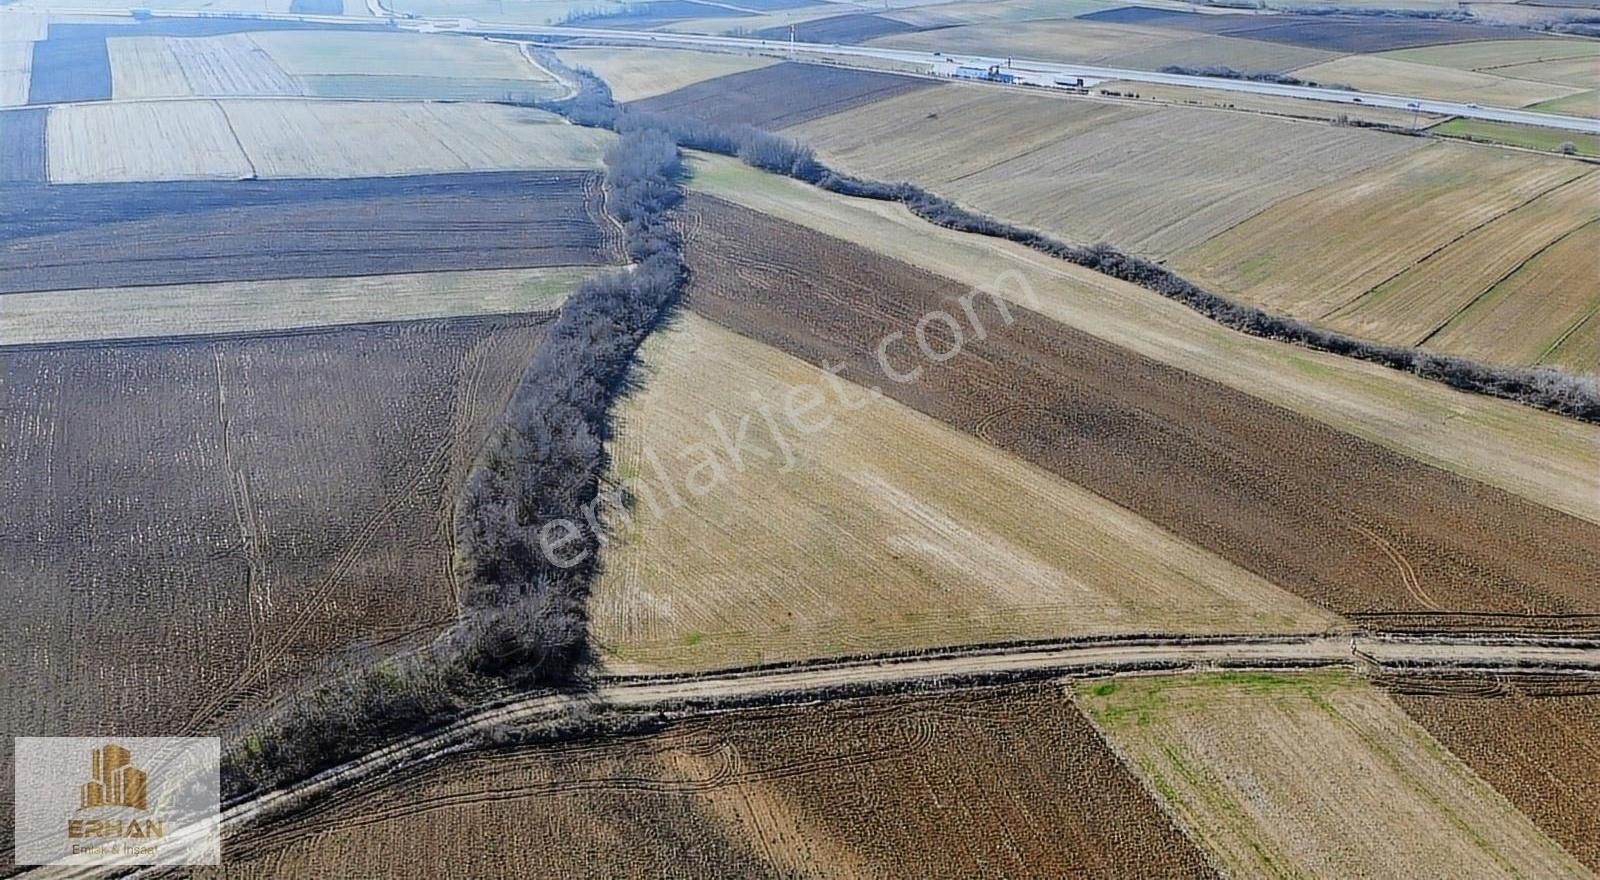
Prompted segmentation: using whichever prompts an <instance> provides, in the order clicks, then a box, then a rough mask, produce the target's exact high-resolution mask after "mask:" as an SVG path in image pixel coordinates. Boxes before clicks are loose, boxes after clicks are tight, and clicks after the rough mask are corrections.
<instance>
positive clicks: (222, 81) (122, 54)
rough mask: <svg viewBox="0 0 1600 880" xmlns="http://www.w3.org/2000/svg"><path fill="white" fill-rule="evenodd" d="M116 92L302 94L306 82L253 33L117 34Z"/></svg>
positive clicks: (110, 48) (120, 95) (111, 47)
mask: <svg viewBox="0 0 1600 880" xmlns="http://www.w3.org/2000/svg"><path fill="white" fill-rule="evenodd" d="M106 51H107V52H108V53H109V54H110V57H111V87H112V97H114V98H116V99H118V100H124V99H132V98H167V97H184V96H189V95H200V96H206V97H231V96H238V95H299V94H301V93H302V91H303V89H302V86H301V84H300V83H299V82H298V81H297V80H296V79H295V78H294V77H292V76H290V75H289V74H288V73H287V72H285V71H284V69H283V68H282V67H279V66H278V64H277V62H275V61H273V60H272V57H271V56H270V55H268V54H267V52H266V50H265V49H263V48H261V46H260V44H258V43H257V42H256V41H255V35H252V34H223V35H220V36H213V37H161V36H145V37H112V38H110V39H108V40H106Z"/></svg>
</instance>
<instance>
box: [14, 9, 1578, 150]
mask: <svg viewBox="0 0 1600 880" xmlns="http://www.w3.org/2000/svg"><path fill="white" fill-rule="evenodd" d="M367 2H368V9H369V11H375V10H380V9H382V8H383V7H382V6H381V3H380V2H379V0H367ZM5 11H6V10H5V8H4V7H0V22H3V15H4V13H5ZM51 11H52V12H53V13H55V14H61V15H78V14H82V15H93V14H99V15H106V14H108V10H106V9H104V8H101V9H93V8H81V9H73V8H66V7H63V8H61V9H52V10H51ZM154 14H155V15H156V16H160V17H174V18H182V17H216V16H215V14H214V13H213V14H210V15H207V14H206V13H196V12H187V11H166V10H163V11H160V12H156V13H154ZM230 17H249V18H258V19H262V20H277V21H304V22H316V23H318V24H328V25H366V26H371V25H372V24H374V23H375V22H381V21H383V20H384V19H382V18H354V17H340V16H327V15H296V14H291V13H271V12H262V13H253V14H251V15H250V16H230ZM390 20H392V21H394V23H395V24H396V25H397V26H398V27H400V28H402V29H404V30H414V31H421V32H427V33H460V34H474V35H480V36H487V35H495V36H504V37H527V38H536V37H582V38H586V39H597V40H606V41H609V42H613V43H624V44H636V45H643V46H673V47H678V48H691V49H692V48H700V49H722V50H737V51H743V52H761V53H766V54H769V55H784V54H787V53H789V52H790V51H791V50H792V51H793V53H794V54H795V56H796V57H799V56H806V57H829V58H835V59H838V58H875V59H879V60H884V61H895V62H900V63H903V64H911V65H917V66H920V67H926V68H928V69H930V70H931V69H932V68H933V66H934V65H936V64H940V63H958V64H964V65H971V66H975V67H985V68H986V67H990V66H993V65H1001V66H1005V65H1007V64H1009V65H1010V66H1012V67H1014V68H1017V69H1023V70H1029V71H1037V72H1039V73H1043V74H1046V75H1050V76H1064V77H1067V78H1069V79H1071V78H1077V77H1083V78H1084V80H1086V81H1088V80H1100V81H1108V80H1121V81H1124V82H1136V83H1159V84H1163V85H1173V86H1188V87H1191V88H1203V89H1213V90H1216V91H1224V92H1242V93H1246V94H1254V95H1273V96H1277V97H1284V98H1305V99H1309V100H1315V101H1326V102H1329V103H1334V104H1351V105H1355V104H1361V105H1364V106H1367V107H1384V108H1389V109H1394V110H1414V111H1416V112H1419V113H1426V114H1429V115H1434V116H1459V117H1463V118H1467V119H1482V120H1485V121H1488V122H1507V123H1512V124H1517V125H1536V126H1541V127H1544V128H1555V129H1561V130H1563V131H1573V132H1580V133H1584V134H1595V135H1600V119H1586V118H1584V117H1581V116H1565V115H1560V114H1556V113H1539V112H1535V111H1531V110H1513V109H1507V108H1502V107H1484V106H1476V105H1475V104H1473V103H1460V102H1455V101H1440V100H1435V99H1433V98H1418V97H1412V96H1408V95H1388V94H1380V93H1376V92H1350V91H1345V90H1343V89H1325V88H1312V87H1310V86H1285V85H1278V84H1276V83H1262V82H1249V81H1247V80H1237V79H1222V78H1218V77H1208V76H1185V75H1182V74H1175V73H1157V72H1155V71H1150V70H1128V69H1125V68H1120V67H1094V66H1091V65H1086V64H1061V63H1057V62H1053V61H1041V60H1037V59H1030V58H1019V57H1011V58H997V57H987V56H982V55H945V54H941V53H939V52H923V51H918V50H909V49H889V48H883V47H879V46H845V45H835V44H831V43H799V42H797V43H793V44H791V43H789V42H787V41H780V40H758V39H752V38H749V37H721V36H710V35H703V34H677V33H667V32H665V31H630V30H613V29H611V28H585V27H568V26H559V27H558V26H543V25H519V24H502V23H483V22H477V21H474V20H472V19H463V18H420V17H419V18H393V19H390Z"/></svg>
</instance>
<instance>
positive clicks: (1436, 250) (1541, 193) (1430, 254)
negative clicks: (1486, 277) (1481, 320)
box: [1317, 171, 1595, 344]
mask: <svg viewBox="0 0 1600 880" xmlns="http://www.w3.org/2000/svg"><path fill="white" fill-rule="evenodd" d="M1593 173H1595V172H1593V171H1585V172H1583V173H1582V174H1579V175H1577V176H1575V177H1572V178H1570V179H1568V180H1563V181H1562V182H1560V183H1558V184H1556V185H1555V186H1552V187H1550V188H1549V189H1543V190H1540V191H1539V192H1537V193H1535V194H1534V195H1533V196H1531V197H1530V198H1528V199H1527V200H1526V201H1523V202H1519V203H1518V204H1516V205H1513V206H1511V207H1510V208H1507V209H1506V210H1504V211H1501V212H1500V213H1498V214H1495V215H1494V216H1492V217H1489V218H1487V219H1485V220H1484V221H1483V222H1481V223H1478V224H1475V225H1473V226H1471V227H1469V228H1467V229H1464V230H1462V231H1461V232H1460V233H1459V234H1458V235H1456V236H1454V237H1453V238H1451V239H1450V240H1449V241H1446V242H1444V243H1443V244H1441V245H1439V246H1438V247H1436V248H1434V249H1433V250H1430V251H1428V252H1427V253H1426V254H1423V255H1422V256H1421V257H1420V258H1418V259H1417V261H1416V262H1414V263H1412V264H1410V265H1409V266H1406V267H1405V268H1403V269H1401V270H1399V271H1398V272H1395V273H1394V274H1393V275H1390V276H1389V277H1388V278H1385V279H1383V280H1382V281H1379V282H1378V283H1377V284H1374V285H1372V286H1371V287H1369V288H1367V289H1366V290H1363V291H1361V293H1359V294H1357V295H1356V296H1354V297H1352V298H1351V299H1350V300H1349V301H1347V302H1344V303H1341V304H1340V305H1337V306H1335V307H1333V308H1331V309H1329V310H1328V311H1326V312H1323V313H1322V314H1320V315H1318V316H1317V320H1318V321H1323V320H1327V319H1328V318H1331V317H1333V316H1335V315H1336V314H1338V313H1339V312H1342V311H1344V310H1345V309H1348V308H1350V307H1351V306H1354V305H1356V304H1358V303H1360V302H1361V301H1362V300H1363V299H1366V298H1367V297H1368V296H1371V295H1372V294H1373V293H1374V292H1375V291H1377V290H1378V289H1379V288H1381V287H1383V286H1384V285H1385V284H1388V283H1389V282H1391V281H1394V280H1395V279H1397V278H1399V277H1400V276H1402V275H1404V274H1406V273H1407V272H1410V271H1411V270H1412V269H1415V268H1417V267H1418V266H1421V265H1422V264H1423V263H1426V262H1428V261H1429V260H1431V259H1433V258H1434V257H1436V256H1438V255H1439V254H1441V253H1443V252H1445V251H1446V250H1449V249H1450V247H1451V246H1452V245H1454V244H1456V243H1457V242H1459V241H1461V240H1462V239H1464V238H1466V237H1467V236H1469V235H1471V234H1473V233H1474V232H1477V231H1478V230H1480V229H1487V228H1488V227H1489V226H1491V225H1493V224H1495V223H1497V222H1499V221H1501V220H1503V219H1505V218H1507V217H1510V216H1511V215H1512V214H1515V213H1516V212H1518V211H1520V210H1522V209H1523V208H1526V207H1528V206H1529V205H1531V204H1533V203H1534V202H1537V201H1539V200H1540V199H1542V198H1544V197H1545V196H1547V195H1549V194H1550V193H1553V192H1555V191H1556V190H1558V189H1561V188H1563V187H1565V186H1567V185H1568V184H1572V183H1577V182H1578V181H1580V180H1582V179H1584V178H1585V177H1588V176H1589V175H1590V174H1593ZM1479 296H1482V294H1481V293H1480V294H1479ZM1429 336H1432V334H1431V333H1430V334H1429ZM1419 344H1420V343H1419Z"/></svg>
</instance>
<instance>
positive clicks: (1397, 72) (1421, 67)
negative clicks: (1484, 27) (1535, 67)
mask: <svg viewBox="0 0 1600 880" xmlns="http://www.w3.org/2000/svg"><path fill="white" fill-rule="evenodd" d="M1295 75H1296V76H1299V77H1303V78H1307V79H1314V80H1318V81H1319V82H1330V83H1344V84H1345V85H1351V86H1355V87H1356V88H1358V89H1361V90H1362V91H1368V92H1386V93H1388V94H1395V95H1416V96H1418V97H1422V98H1436V99H1438V100H1441V101H1476V102H1480V103H1483V104H1495V105H1499V106H1503V107H1525V106H1527V105H1529V104H1537V103H1539V102H1540V101H1549V100H1553V99H1555V98H1563V97H1566V96H1567V95H1572V94H1576V93H1578V92H1580V91H1582V89H1580V88H1578V87H1576V86H1571V85H1561V84H1559V83H1556V82H1535V81H1534V80H1535V79H1537V78H1536V77H1528V78H1526V79H1523V78H1512V76H1511V75H1509V74H1508V75H1506V76H1500V75H1497V74H1493V73H1480V72H1477V71H1472V70H1457V69H1454V68H1450V67H1440V66H1438V65H1433V64H1421V63H1418V62H1414V61H1401V60H1398V59H1395V58H1386V57H1384V56H1382V55H1350V56H1346V57H1344V58H1336V59H1334V60H1333V61H1329V62H1326V63H1324V64H1316V65H1312V66H1311V67H1307V68H1303V69H1301V70H1297V71H1295Z"/></svg>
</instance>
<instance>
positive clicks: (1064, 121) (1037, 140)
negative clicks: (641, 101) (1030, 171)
mask: <svg viewBox="0 0 1600 880" xmlns="http://www.w3.org/2000/svg"><path fill="white" fill-rule="evenodd" d="M1156 112H1159V108H1155V107H1140V106H1137V105H1134V104H1131V103H1119V102H1113V101H1091V100H1073V99H1069V98H1068V97H1066V96H1064V95H1049V94H1035V95H1030V94H1026V93H1018V92H1014V91H1009V90H1000V89H995V88H989V87H986V86H980V85H973V84H968V83H952V84H950V85H945V86H940V87H938V88H933V89H918V90H916V91H913V92H909V93H907V94H903V95H896V96H895V97H892V98H889V99H887V100H883V101H876V102H873V103H872V104H871V105H870V106H868V107H865V108H861V109H858V110H853V111H848V112H845V113H835V114H832V115H829V116H824V117H822V118H820V119H815V120H812V121H811V122H807V123H804V124H802V125H798V126H795V127H793V128H789V129H786V130H785V131H784V134H786V135H788V136H790V137H795V138H799V139H800V140H803V141H805V142H806V143H808V144H810V145H811V146H812V147H813V148H815V149H816V151H817V153H818V155H819V156H821V157H822V158H823V159H825V160H827V161H828V162H829V163H830V164H834V165H838V166H843V167H845V168H848V169H851V170H855V171H859V172H861V173H863V174H870V175H872V176H874V177H878V178H881V179H885V180H919V181H921V182H924V183H926V184H927V185H928V186H935V185H938V184H945V183H949V182H950V181H952V180H959V179H962V178H965V177H968V176H970V175H973V174H976V173H978V172H980V171H983V170H984V169H987V168H990V167H993V166H995V165H998V164H1001V163H1003V162H1006V161H1008V160H1011V159H1015V158H1017V157H1020V156H1028V155H1031V154H1034V153H1037V152H1039V151H1040V150H1042V149H1044V148H1046V147H1049V146H1050V145H1052V144H1056V143H1059V142H1063V141H1068V140H1070V139H1071V138H1073V137H1076V136H1078V135H1081V134H1085V133H1087V132H1090V131H1092V130H1094V129H1096V128H1098V127H1101V126H1106V125H1110V124H1112V123H1115V122H1119V121H1122V120H1126V119H1133V118H1136V117H1140V116H1144V115H1147V114H1150V113H1156ZM1000 130H1004V131H1005V132H1006V136H1005V137H1004V138H996V137H995V136H994V133H995V132H996V131H1000Z"/></svg>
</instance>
